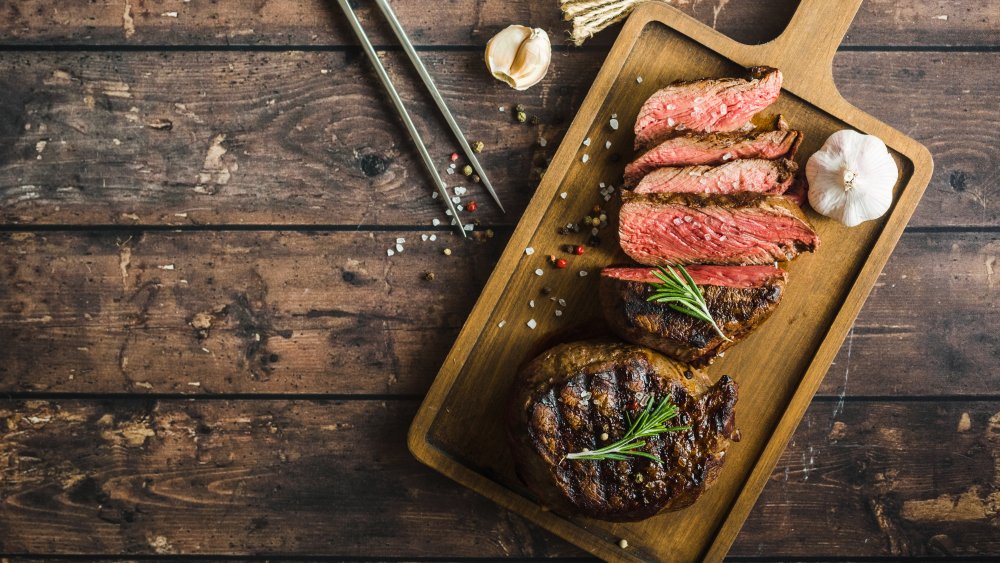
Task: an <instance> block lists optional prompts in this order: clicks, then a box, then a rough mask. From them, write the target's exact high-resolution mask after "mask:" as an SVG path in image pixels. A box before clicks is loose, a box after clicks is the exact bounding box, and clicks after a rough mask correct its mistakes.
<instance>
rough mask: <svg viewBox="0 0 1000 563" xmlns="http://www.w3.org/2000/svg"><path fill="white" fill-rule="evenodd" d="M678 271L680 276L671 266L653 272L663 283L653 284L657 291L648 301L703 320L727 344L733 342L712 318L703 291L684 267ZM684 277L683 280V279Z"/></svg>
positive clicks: (680, 267)
mask: <svg viewBox="0 0 1000 563" xmlns="http://www.w3.org/2000/svg"><path fill="white" fill-rule="evenodd" d="M677 269H678V270H680V271H681V272H680V274H678V273H677V272H676V271H675V270H674V269H673V268H672V267H670V266H667V267H666V268H663V267H660V268H658V270H653V275H654V276H656V277H657V278H659V279H660V281H661V282H662V283H654V284H653V286H654V287H655V288H656V291H655V293H653V294H652V295H650V296H649V298H648V299H646V301H655V302H657V303H666V304H667V306H669V307H670V308H671V309H673V310H674V311H677V312H678V313H683V314H685V315H688V316H691V317H694V318H696V319H701V320H703V321H705V322H706V323H708V324H710V325H712V328H714V329H715V332H717V333H719V336H721V337H722V338H724V339H725V340H726V341H727V342H732V340H731V339H730V338H729V337H728V336H726V335H725V334H723V333H722V329H721V328H719V325H718V324H717V323H716V322H715V319H713V318H712V313H710V312H709V311H708V304H706V303H705V296H704V295H702V293H701V289H699V288H698V286H697V285H695V283H694V280H693V279H691V275H690V274H688V272H687V270H685V269H684V266H677ZM682 275H683V276H684V277H683V278H681V276H682Z"/></svg>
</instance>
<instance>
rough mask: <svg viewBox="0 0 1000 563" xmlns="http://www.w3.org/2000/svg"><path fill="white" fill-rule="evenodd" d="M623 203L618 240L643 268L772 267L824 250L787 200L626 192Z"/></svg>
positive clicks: (770, 197)
mask: <svg viewBox="0 0 1000 563" xmlns="http://www.w3.org/2000/svg"><path fill="white" fill-rule="evenodd" d="M622 201H623V204H622V207H621V212H620V216H619V225H618V238H619V241H620V243H621V247H622V250H624V251H625V253H626V254H628V255H629V257H631V258H632V259H633V260H635V261H636V262H639V263H640V264H646V265H649V266H661V265H667V264H723V265H725V264H733V265H738V264H770V263H771V262H781V261H784V260H791V259H792V258H794V257H796V256H797V255H798V254H800V253H801V252H805V251H808V252H812V251H813V250H815V249H816V248H817V247H818V246H819V237H817V236H816V232H815V231H813V229H812V226H810V225H809V221H808V219H806V217H805V215H803V213H802V210H801V209H799V207H798V206H797V205H795V203H794V202H792V201H790V200H789V199H788V198H785V197H781V196H766V195H761V194H751V193H739V194H730V195H702V194H635V193H631V192H623V193H622Z"/></svg>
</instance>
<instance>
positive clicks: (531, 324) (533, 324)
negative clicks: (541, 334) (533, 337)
mask: <svg viewBox="0 0 1000 563" xmlns="http://www.w3.org/2000/svg"><path fill="white" fill-rule="evenodd" d="M527 325H528V328H530V329H531V330H535V327H536V326H538V323H536V322H535V319H528V322H527Z"/></svg>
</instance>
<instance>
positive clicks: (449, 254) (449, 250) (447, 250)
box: [442, 248, 451, 256]
mask: <svg viewBox="0 0 1000 563" xmlns="http://www.w3.org/2000/svg"><path fill="white" fill-rule="evenodd" d="M442 252H444V255H445V256H451V249H450V248H446V249H444V250H443V251H442Z"/></svg>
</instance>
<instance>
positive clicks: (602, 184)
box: [597, 182, 608, 188]
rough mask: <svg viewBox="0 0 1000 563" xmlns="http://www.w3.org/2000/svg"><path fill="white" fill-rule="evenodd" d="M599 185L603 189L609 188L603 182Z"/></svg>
mask: <svg viewBox="0 0 1000 563" xmlns="http://www.w3.org/2000/svg"><path fill="white" fill-rule="evenodd" d="M597 185H598V186H600V187H602V188H606V187H607V186H608V185H607V184H605V183H604V182H601V183H600V184H597Z"/></svg>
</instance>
